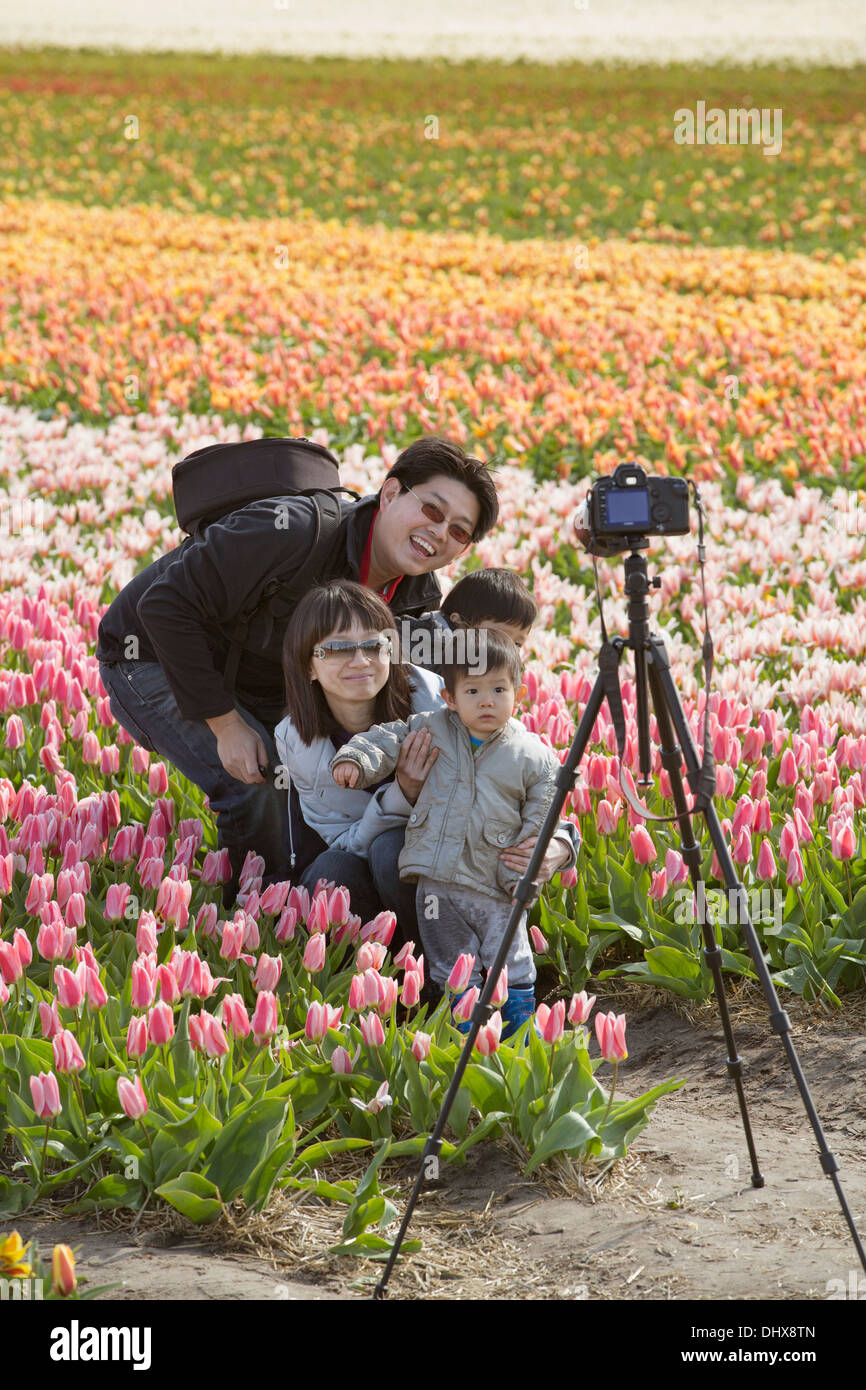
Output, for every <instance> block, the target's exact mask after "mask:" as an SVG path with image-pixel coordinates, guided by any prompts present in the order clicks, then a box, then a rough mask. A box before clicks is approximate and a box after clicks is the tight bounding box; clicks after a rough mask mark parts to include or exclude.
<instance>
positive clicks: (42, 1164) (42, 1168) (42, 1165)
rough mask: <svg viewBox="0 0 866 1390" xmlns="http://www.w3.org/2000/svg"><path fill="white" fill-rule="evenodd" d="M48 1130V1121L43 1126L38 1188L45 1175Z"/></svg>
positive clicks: (49, 1125)
mask: <svg viewBox="0 0 866 1390" xmlns="http://www.w3.org/2000/svg"><path fill="white" fill-rule="evenodd" d="M50 1128H51V1121H50V1120H48V1121H47V1122H46V1125H45V1138H44V1139H43V1140H42V1153H41V1155H40V1158H39V1185H40V1187H41V1185H42V1179H43V1175H44V1173H45V1150H46V1149H47V1147H48V1131H49V1129H50Z"/></svg>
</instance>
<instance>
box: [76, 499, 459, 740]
mask: <svg viewBox="0 0 866 1390" xmlns="http://www.w3.org/2000/svg"><path fill="white" fill-rule="evenodd" d="M281 500H282V502H283V503H284V504H285V503H287V504H288V509H289V510H288V518H289V525H288V527H285V526H283V528H282V529H277V526H276V525H275V511H276V508H275V503H274V501H273V499H269V500H266V501H263V502H251V503H250V504H249V505H248V506H246V507H242V508H240V509H239V510H238V511H236V512H232V513H231V515H230V516H227V517H224V518H223V520H222V521H218V522H213V523H212V524H211V525H210V526H208V527H207V530H206V531H205V533H204V535H203V536H201V537H200V538H196V539H191V538H187V539H186V540H184V541H183V543H182V544H181V545H180V546H178V548H177V549H176V550H171V551H169V552H168V554H166V555H163V556H161V557H160V558H159V559H158V560H155V561H154V562H153V564H151V565H148V566H147V568H146V569H144V570H142V571H141V573H140V574H137V575H136V576H135V578H134V579H132V580H130V582H129V583H128V584H127V585H126V586H125V587H124V588H123V589H122V590H121V592H120V593H119V594H118V596H117V598H116V599H115V600H114V602H113V603H112V604H111V606H110V608H108V610H107V611H106V613H105V614H104V616H103V618H102V622H101V623H100V624H99V635H98V642H97V649H96V655H97V657H98V659H99V660H100V661H105V662H114V661H123V660H125V659H129V658H130V657H134V658H135V659H137V660H140V661H158V662H159V663H160V665H161V666H162V668H163V670H164V672H165V675H166V677H167V679H168V682H169V685H170V686H171V688H172V691H173V693H174V695H175V698H176V699H177V703H178V707H179V709H180V712H181V714H182V715H183V717H184V718H185V719H212V718H215V717H216V716H218V715H221V714H227V713H228V712H229V711H230V710H232V709H234V707H235V703H236V702H237V703H238V704H240V705H242V706H243V707H244V708H246V709H248V710H250V712H251V713H253V714H255V715H256V716H257V717H258V718H259V719H261V721H262V723H264V724H269V725H273V724H275V723H276V722H277V721H278V720H279V719H280V718H281V716H282V711H283V708H284V704H285V683H284V680H283V673H282V645H283V636H284V633H285V623H273V622H272V621H271V619H270V617H269V615H268V614H267V613H264V612H261V613H258V614H257V615H256V617H255V618H254V619H253V621H252V622H251V624H250V627H249V631H248V633H247V638H246V641H245V643H244V648H243V651H242V653H241V658H240V663H239V666H238V675H237V690H236V697H235V695H233V694H232V692H231V691H230V690H229V689H228V688H227V687H226V684H225V682H224V680H223V677H222V671H223V670H224V669H225V665H226V660H227V657H228V653H229V649H230V646H231V638H232V630H233V629H234V628H235V627H236V626H237V624H238V622H239V620H240V618H241V615H242V614H243V612H244V610H245V609H247V608H248V607H249V604H250V601H251V597H252V596H253V595H255V593H256V592H257V591H258V590H259V589H260V588H261V586H262V584H263V583H265V582H266V581H267V580H268V579H280V580H284V581H289V580H290V579H291V578H292V576H293V575H294V574H295V573H296V572H297V570H299V569H300V567H301V565H302V564H303V562H304V560H305V559H306V557H307V555H308V553H309V550H310V547H311V545H312V542H313V535H314V526H315V504H314V503H313V501H312V500H311V499H310V498H309V497H290V498H285V499H281ZM376 507H377V501H376V497H362V498H361V499H360V501H357V502H355V501H350V500H349V499H348V498H341V499H340V510H341V513H342V521H341V524H340V527H339V529H338V531H337V533H336V536H335V539H334V543H333V547H332V550H331V554H330V557H329V559H328V561H327V563H326V571H325V573H324V574H323V575H322V576H321V577H322V578H328V579H354V580H356V581H359V580H360V565H361V558H362V556H363V553H364V547H365V545H366V543H367V537H368V535H369V531H370V526H371V524H372V521H373V516H374V515H375V512H376ZM284 515H285V513H284ZM441 598H442V591H441V589H440V588H439V583H438V581H437V579H436V577H435V575H434V574H429V573H428V574H419V575H406V576H405V577H404V578H403V579H402V580H401V581H400V584H399V585H398V587H397V590H396V592H395V594H394V597H393V598H392V600H391V603H390V605H389V607H390V609H391V612H392V613H393V614H394V616H395V617H401V616H406V617H417V616H418V614H420V613H423V612H426V611H427V610H429V609H432V608H438V607H439V604H440V602H441ZM130 637H134V638H136V639H137V644H136V643H130V642H129V639H130Z"/></svg>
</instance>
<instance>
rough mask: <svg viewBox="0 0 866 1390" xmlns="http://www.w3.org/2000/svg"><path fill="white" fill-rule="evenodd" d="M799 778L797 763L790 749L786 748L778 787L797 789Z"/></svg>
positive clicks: (777, 783) (780, 764) (780, 765)
mask: <svg viewBox="0 0 866 1390" xmlns="http://www.w3.org/2000/svg"><path fill="white" fill-rule="evenodd" d="M798 778H799V772H798V771H797V761H796V759H795V757H794V754H793V752H792V751H791V749H790V748H786V749H785V751H784V753H783V754H782V758H781V761H780V763H779V776H778V778H777V779H776V785H777V786H779V787H795V786H796V785H797V781H798Z"/></svg>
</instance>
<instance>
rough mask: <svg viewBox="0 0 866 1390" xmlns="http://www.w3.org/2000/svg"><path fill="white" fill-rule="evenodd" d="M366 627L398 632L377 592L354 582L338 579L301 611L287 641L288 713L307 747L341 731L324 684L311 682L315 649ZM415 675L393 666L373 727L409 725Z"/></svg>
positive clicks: (314, 594) (306, 600)
mask: <svg viewBox="0 0 866 1390" xmlns="http://www.w3.org/2000/svg"><path fill="white" fill-rule="evenodd" d="M356 622H358V623H360V624H361V625H362V626H363V627H365V628H370V629H371V630H372V631H373V632H387V631H393V628H394V619H393V616H392V614H391V610H390V608H388V606H387V604H385V603H384V602H383V601H382V599H380V598H379V596H378V594H375V593H374V592H373V591H372V589H367V588H365V587H364V585H363V584H356V583H354V582H353V581H352V580H351V579H335V580H333V581H332V582H331V583H330V584H321V585H318V586H317V587H316V588H315V589H311V590H310V592H309V593H308V594H305V595H304V597H303V598H302V599H301V601H300V603H299V604H298V606H297V608H296V609H295V611H294V613H293V614H292V616H291V619H290V620H289V624H288V627H287V628H286V635H285V637H284V638H283V676H284V677H285V682H286V708H285V713H286V714H287V715H288V716H289V718H290V719H291V721H292V723H293V724H294V726H295V728H296V729H297V731H298V734H299V736H300V738H301V741H302V742H303V743H305V744H307V745H309V744H311V743H312V742H313V741H314V740H315V739H317V738H328V737H330V735H331V734H336V733H337V732H338V731H339V728H340V725H339V723H338V722H337V720H336V719H335V718H334V716H333V714H332V713H331V710H330V706H329V705H328V701H327V699H326V698H325V694H324V691H323V690H322V687H321V686H320V685H319V682H318V681H314V680H311V679H310V675H309V671H310V662H311V661H312V659H313V648H314V647H317V646H318V645H319V643H320V642H321V641H322V639H323V638H324V637H327V636H328V634H329V633H332V632H341V631H343V630H344V629H348V628H351V627H352V626H353V625H354V623H356ZM409 694H410V686H409V675H408V672H407V670H406V668H405V666H401V665H399V664H397V663H395V662H393V661H392V663H391V670H390V674H389V676H388V680H387V681H386V683H385V684H384V685H383V687H382V689H381V690H380V691H379V693H378V695H377V696H376V703H375V706H374V709H373V718H372V721H371V722H372V723H373V724H386V723H388V722H389V721H390V720H392V719H408V717H409V714H410V711H411V702H410V698H409Z"/></svg>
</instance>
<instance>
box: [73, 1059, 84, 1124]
mask: <svg viewBox="0 0 866 1390" xmlns="http://www.w3.org/2000/svg"><path fill="white" fill-rule="evenodd" d="M72 1084H73V1086H74V1087H75V1094H76V1095H77V1096H78V1104H79V1105H80V1106H81V1122H82V1124H83V1125H84V1137H85V1139H86V1138H87V1111H86V1110H85V1108H84V1095H83V1093H82V1090H81V1077H80V1076H79V1074H78V1072H77V1071H74V1072H73V1073H72Z"/></svg>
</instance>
